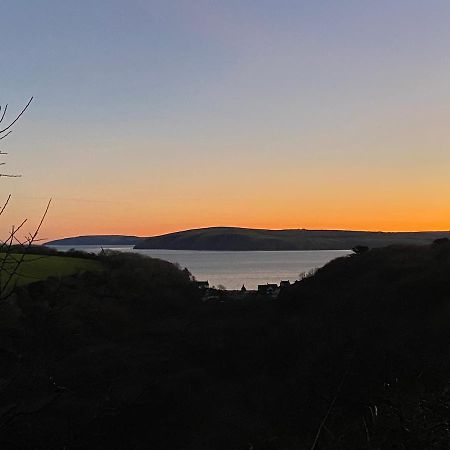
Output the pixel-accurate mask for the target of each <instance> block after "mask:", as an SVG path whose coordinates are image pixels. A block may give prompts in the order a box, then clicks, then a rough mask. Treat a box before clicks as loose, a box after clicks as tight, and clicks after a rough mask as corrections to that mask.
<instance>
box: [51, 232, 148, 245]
mask: <svg viewBox="0 0 450 450" xmlns="http://www.w3.org/2000/svg"><path fill="white" fill-rule="evenodd" d="M140 239H142V238H140V237H138V236H122V235H114V234H112V235H89V236H75V237H68V238H63V239H56V240H54V241H49V242H46V243H45V245H105V246H106V245H127V246H128V245H136V243H137V242H138V241H139V240H140Z"/></svg>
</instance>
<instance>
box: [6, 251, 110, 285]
mask: <svg viewBox="0 0 450 450" xmlns="http://www.w3.org/2000/svg"><path fill="white" fill-rule="evenodd" d="M5 257H6V255H5V254H1V253H0V266H1V267H2V268H3V270H2V271H1V278H0V279H1V283H2V285H4V283H6V282H7V280H8V278H9V273H11V271H14V269H15V267H16V265H17V263H16V261H18V260H20V258H21V257H22V255H20V254H12V255H9V256H8V258H7V260H6V261H5ZM102 268H103V266H102V264H101V263H100V262H98V261H93V260H91V259H84V258H71V257H66V256H44V255H26V256H25V258H24V260H23V262H22V264H21V265H20V267H19V268H18V270H17V273H16V274H15V275H14V276H13V279H12V280H11V281H10V283H9V288H12V287H14V286H23V285H26V284H29V283H33V282H35V281H39V280H45V279H46V278H48V277H64V276H68V275H73V274H75V273H77V272H82V271H88V270H89V271H98V270H102Z"/></svg>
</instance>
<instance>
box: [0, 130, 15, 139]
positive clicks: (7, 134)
mask: <svg viewBox="0 0 450 450" xmlns="http://www.w3.org/2000/svg"><path fill="white" fill-rule="evenodd" d="M13 131H14V130H9V131H8V132H7V133H6V134H5V135H3V136H1V137H0V141H1V140H2V139H5V137H8V136H9V135H10V134H11V133H12V132H13Z"/></svg>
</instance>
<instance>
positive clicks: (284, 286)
mask: <svg viewBox="0 0 450 450" xmlns="http://www.w3.org/2000/svg"><path fill="white" fill-rule="evenodd" d="M290 285H291V282H290V281H289V280H283V281H281V282H280V289H283V288H287V287H289V286H290Z"/></svg>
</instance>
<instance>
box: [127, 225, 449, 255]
mask: <svg viewBox="0 0 450 450" xmlns="http://www.w3.org/2000/svg"><path fill="white" fill-rule="evenodd" d="M443 237H449V238H450V232H446V231H431V232H428V231H427V232H401V233H385V232H367V231H341V230H304V229H299V230H263V229H250V228H234V227H212V228H200V229H195V230H187V231H179V232H176V233H169V234H164V235H161V236H154V237H149V238H144V239H141V240H139V241H138V242H137V243H136V245H135V248H136V249H168V250H223V251H226V250H228V251H231V250H347V249H351V248H353V247H355V246H356V245H365V246H368V247H370V248H373V247H383V246H387V245H392V244H405V245H415V244H417V245H421V244H429V243H431V242H432V241H433V240H435V239H438V238H443Z"/></svg>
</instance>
